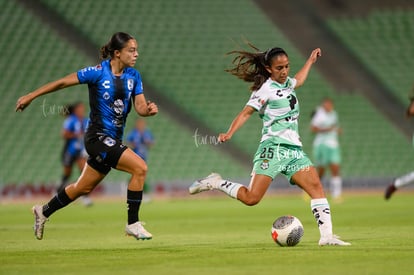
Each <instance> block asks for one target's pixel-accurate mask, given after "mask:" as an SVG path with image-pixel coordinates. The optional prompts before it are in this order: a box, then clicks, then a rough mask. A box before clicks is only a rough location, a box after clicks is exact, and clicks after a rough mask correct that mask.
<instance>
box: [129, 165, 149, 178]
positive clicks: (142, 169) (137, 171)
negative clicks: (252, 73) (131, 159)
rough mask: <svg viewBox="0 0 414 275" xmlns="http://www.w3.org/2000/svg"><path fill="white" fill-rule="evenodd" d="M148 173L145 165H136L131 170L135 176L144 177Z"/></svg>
mask: <svg viewBox="0 0 414 275" xmlns="http://www.w3.org/2000/svg"><path fill="white" fill-rule="evenodd" d="M147 172H148V166H147V164H145V163H144V164H136V165H134V168H133V170H132V173H133V174H134V175H137V176H145V175H146V174H147Z"/></svg>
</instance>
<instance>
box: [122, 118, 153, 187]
mask: <svg viewBox="0 0 414 275" xmlns="http://www.w3.org/2000/svg"><path fill="white" fill-rule="evenodd" d="M126 141H127V145H128V146H129V148H131V149H132V151H134V152H135V154H137V155H138V156H139V157H140V158H142V159H143V160H144V161H145V162H148V152H149V150H150V149H151V147H152V146H153V145H154V142H155V140H154V136H153V134H152V132H151V131H150V129H148V128H147V123H146V121H145V119H142V118H139V119H137V120H136V121H135V128H134V129H132V130H131V131H130V132H129V133H128V135H127V137H126ZM149 191H150V186H149V184H148V183H146V184H144V193H148V192H149Z"/></svg>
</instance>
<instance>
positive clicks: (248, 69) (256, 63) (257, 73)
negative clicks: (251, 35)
mask: <svg viewBox="0 0 414 275" xmlns="http://www.w3.org/2000/svg"><path fill="white" fill-rule="evenodd" d="M247 45H248V46H249V47H250V48H252V49H253V50H255V52H247V51H231V52H229V53H227V54H228V55H231V54H237V56H236V57H235V58H234V59H233V61H232V64H233V65H234V67H233V68H231V69H227V70H225V71H226V72H228V73H230V74H232V75H234V76H236V77H237V78H239V79H242V80H244V81H245V82H253V85H252V86H251V87H250V90H251V91H257V90H258V89H260V87H262V85H263V83H265V82H266V80H267V79H268V78H269V77H270V73H269V72H268V71H267V70H266V67H269V66H271V64H272V60H273V58H274V57H275V56H279V55H286V56H287V53H286V52H285V51H284V50H283V49H282V48H277V47H276V48H271V49H269V50H267V51H265V52H261V51H260V50H259V49H258V48H256V47H255V46H253V45H252V44H250V43H247Z"/></svg>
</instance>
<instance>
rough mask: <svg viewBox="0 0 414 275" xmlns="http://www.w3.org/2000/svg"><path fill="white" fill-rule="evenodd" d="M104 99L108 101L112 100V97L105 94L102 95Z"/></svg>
mask: <svg viewBox="0 0 414 275" xmlns="http://www.w3.org/2000/svg"><path fill="white" fill-rule="evenodd" d="M102 97H103V99H105V100H108V99H109V98H110V95H109V93H108V92H105V93H104V94H103V95H102Z"/></svg>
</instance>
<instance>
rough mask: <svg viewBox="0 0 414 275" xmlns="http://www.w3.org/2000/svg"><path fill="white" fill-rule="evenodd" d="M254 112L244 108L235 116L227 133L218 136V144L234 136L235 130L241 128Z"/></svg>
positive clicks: (252, 109)
mask: <svg viewBox="0 0 414 275" xmlns="http://www.w3.org/2000/svg"><path fill="white" fill-rule="evenodd" d="M255 111H256V110H255V109H254V108H253V107H250V106H246V107H244V109H243V110H242V111H241V112H240V113H239V114H238V115H237V116H236V118H235V119H234V120H233V122H232V123H231V125H230V128H229V130H228V131H227V133H222V134H220V135H219V137H218V140H219V141H220V142H226V141H228V140H229V139H231V137H232V136H233V135H234V133H235V132H237V130H239V129H240V127H242V126H243V124H244V123H245V122H246V121H247V120H248V119H249V118H250V116H251V115H252V114H253V113H254V112H255Z"/></svg>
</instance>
